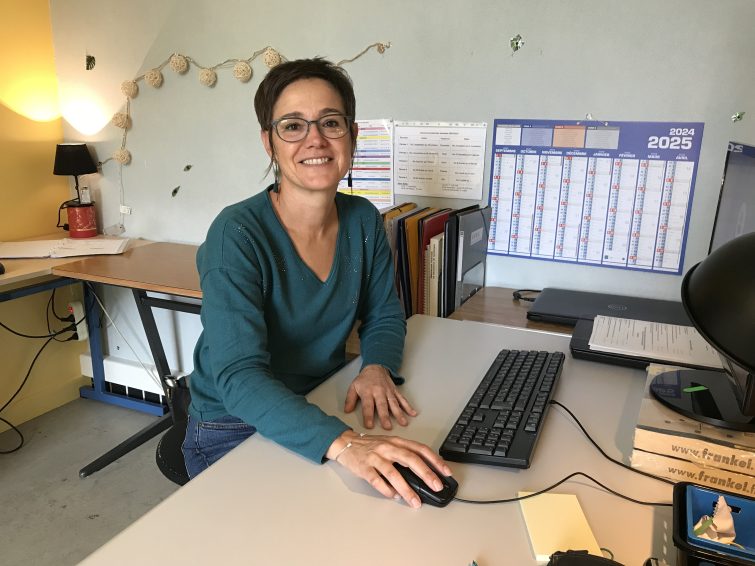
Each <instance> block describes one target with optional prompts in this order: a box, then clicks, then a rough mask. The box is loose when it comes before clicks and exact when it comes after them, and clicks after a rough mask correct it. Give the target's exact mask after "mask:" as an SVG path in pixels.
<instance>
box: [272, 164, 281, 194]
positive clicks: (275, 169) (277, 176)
mask: <svg viewBox="0 0 755 566" xmlns="http://www.w3.org/2000/svg"><path fill="white" fill-rule="evenodd" d="M280 175H281V171H280V167H278V162H277V161H275V160H273V178H274V179H275V180H274V182H273V192H274V193H279V192H280V190H281V188H280Z"/></svg>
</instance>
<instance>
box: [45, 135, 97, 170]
mask: <svg viewBox="0 0 755 566" xmlns="http://www.w3.org/2000/svg"><path fill="white" fill-rule="evenodd" d="M96 172H97V165H95V163H94V160H93V159H92V156H91V155H90V153H89V149H87V146H86V144H85V143H59V144H58V147H57V148H56V150H55V166H54V167H53V170H52V173H53V175H76V176H78V175H86V174H87V173H96Z"/></svg>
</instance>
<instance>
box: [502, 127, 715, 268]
mask: <svg viewBox="0 0 755 566" xmlns="http://www.w3.org/2000/svg"><path fill="white" fill-rule="evenodd" d="M493 130H494V133H493V151H492V152H491V174H490V204H491V208H492V210H493V214H492V219H491V227H490V240H489V243H488V251H489V252H490V253H492V254H499V255H509V256H516V257H524V258H533V259H541V260H550V261H559V262H567V263H575V264H584V265H594V266H604V267H617V268H624V269H636V270H641V271H648V272H657V273H673V274H679V273H681V270H682V267H683V262H684V246H685V243H686V239H687V228H688V223H689V214H690V206H691V203H692V195H693V192H694V185H695V176H696V174H697V163H698V159H699V155H700V145H701V141H702V137H703V124H702V123H700V122H683V123H682V122H593V121H590V122H587V121H571V120H509V119H496V120H495V123H494V128H493Z"/></svg>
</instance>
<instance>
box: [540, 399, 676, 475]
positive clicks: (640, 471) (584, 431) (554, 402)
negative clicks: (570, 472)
mask: <svg viewBox="0 0 755 566" xmlns="http://www.w3.org/2000/svg"><path fill="white" fill-rule="evenodd" d="M549 403H550V404H551V405H558V406H559V407H561V408H562V409H563V410H564V411H566V412H567V413H568V414H569V416H570V417H571V418H572V419H573V420H574V422H575V423H577V426H578V427H579V428H580V430H581V431H582V433H583V434H584V435H585V436H586V437H587V440H589V441H590V442H591V443H592V445H593V446H595V448H597V449H598V452H600V453H601V454H602V455H603V457H604V458H605V459H606V460H609V461H610V462H613V463H614V464H616V465H617V466H621V467H622V468H625V469H627V470H629V471H630V472H634V473H636V474H640V475H641V476H646V477H648V478H652V479H654V480H658V481H662V482H664V483H667V484H669V485H674V484H675V483H676V482H673V481H671V480H669V479H666V478H662V477H660V476H656V475H653V474H650V473H648V472H643V471H642V470H638V469H637V468H633V467H632V466H629V465H627V464H625V463H624V462H622V461H620V460H616V459H615V458H611V456H609V455H608V454H606V453H605V451H604V450H603V449H602V448H601V447H600V446H598V443H597V442H595V440H593V438H592V436H590V434H589V433H588V432H587V430H585V427H584V426H582V423H581V422H579V419H578V418H577V417H576V416H575V415H574V413H572V412H571V411H570V410H569V408H568V407H567V406H566V405H563V404H562V403H559V402H558V401H556V400H555V399H551V400H550V401H549Z"/></svg>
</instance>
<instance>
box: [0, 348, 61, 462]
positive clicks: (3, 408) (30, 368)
mask: <svg viewBox="0 0 755 566" xmlns="http://www.w3.org/2000/svg"><path fill="white" fill-rule="evenodd" d="M53 338H54V336H50V337H49V338H47V340H46V341H45V343H44V344H42V347H41V348H40V349H39V350H37V354H36V355H35V356H34V359H33V360H32V361H31V364H29V369H28V371H27V372H26V375H25V376H24V379H23V381H22V382H21V385H19V386H18V389H16V392H15V393H14V394H13V395H11V398H10V399H8V400H7V401H6V402H5V404H4V405H3V406H2V407H0V413H2V412H3V411H4V410H5V409H6V407H7V406H8V405H10V404H11V403H12V402H13V400H14V399H15V398H16V397H17V396H18V394H19V393H21V390H22V389H23V388H24V385H26V382H27V381H28V380H29V376H30V375H31V370H32V369H34V364H35V363H37V360H38V359H39V356H40V355H41V354H42V352H43V351H44V349H45V348H46V347H47V345H48V344H49V343H50V342H52V340H53ZM0 421H3V422H4V423H5V424H7V425H8V426H9V427H10V428H11V429H12V430H13V431H14V432H15V433H16V434H17V435H18V436H19V439H20V441H19V443H18V445H17V446H16V447H15V448H11V449H10V450H0V454H11V453H13V452H15V451H16V450H19V449H20V448H21V447H22V446H23V445H24V435H23V434H21V431H20V430H19V429H18V428H17V427H16V426H15V425H14V424H13V423H11V422H10V421H8V420H6V419H4V418H3V417H0Z"/></svg>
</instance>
